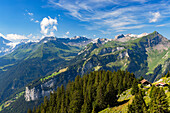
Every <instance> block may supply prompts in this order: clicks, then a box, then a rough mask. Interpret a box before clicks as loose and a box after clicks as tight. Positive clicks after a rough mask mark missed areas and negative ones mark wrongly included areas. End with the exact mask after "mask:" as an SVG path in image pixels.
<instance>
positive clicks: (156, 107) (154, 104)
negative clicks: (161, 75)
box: [149, 87, 169, 113]
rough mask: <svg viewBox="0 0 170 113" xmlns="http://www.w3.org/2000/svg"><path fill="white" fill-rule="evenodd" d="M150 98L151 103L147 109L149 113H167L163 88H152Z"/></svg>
mask: <svg viewBox="0 0 170 113" xmlns="http://www.w3.org/2000/svg"><path fill="white" fill-rule="evenodd" d="M150 97H151V102H150V105H149V108H150V112H151V113H157V112H158V113H169V112H168V102H167V98H166V97H167V96H166V95H165V91H164V90H163V88H159V87H158V88H157V87H153V89H152V92H151V94H150Z"/></svg>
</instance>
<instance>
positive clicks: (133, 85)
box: [131, 80, 139, 95]
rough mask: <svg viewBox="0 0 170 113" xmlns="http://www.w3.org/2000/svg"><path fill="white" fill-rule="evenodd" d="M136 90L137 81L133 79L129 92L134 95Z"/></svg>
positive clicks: (137, 89) (137, 88)
mask: <svg viewBox="0 0 170 113" xmlns="http://www.w3.org/2000/svg"><path fill="white" fill-rule="evenodd" d="M138 91H139V87H138V83H137V81H136V80H133V84H132V91H131V94H132V95H134V94H136V93H138Z"/></svg>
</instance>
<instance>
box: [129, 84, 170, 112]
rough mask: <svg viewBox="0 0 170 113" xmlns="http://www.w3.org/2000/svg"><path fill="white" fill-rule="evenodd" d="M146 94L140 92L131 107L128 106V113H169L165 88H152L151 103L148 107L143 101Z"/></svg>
mask: <svg viewBox="0 0 170 113" xmlns="http://www.w3.org/2000/svg"><path fill="white" fill-rule="evenodd" d="M143 96H144V92H142V91H141V90H139V92H138V93H136V94H135V98H134V100H133V102H132V104H131V105H128V113H169V112H170V111H169V110H168V101H167V96H166V95H165V91H164V90H163V88H159V87H155V86H152V88H151V91H150V95H149V96H150V98H151V101H150V102H149V105H148V106H146V104H145V101H144V99H143Z"/></svg>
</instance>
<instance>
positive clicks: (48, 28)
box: [40, 16, 58, 36]
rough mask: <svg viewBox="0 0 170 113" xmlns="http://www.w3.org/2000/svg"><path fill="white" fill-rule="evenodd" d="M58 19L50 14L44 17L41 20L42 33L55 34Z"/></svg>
mask: <svg viewBox="0 0 170 113" xmlns="http://www.w3.org/2000/svg"><path fill="white" fill-rule="evenodd" d="M57 24H58V23H57V19H56V18H54V19H52V18H51V17H50V16H48V17H44V18H43V19H42V21H41V22H40V27H41V33H42V34H43V35H45V36H46V35H49V34H54V31H57V27H56V25H57Z"/></svg>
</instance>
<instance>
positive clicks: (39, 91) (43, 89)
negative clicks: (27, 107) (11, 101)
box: [25, 79, 56, 101]
mask: <svg viewBox="0 0 170 113" xmlns="http://www.w3.org/2000/svg"><path fill="white" fill-rule="evenodd" d="M54 89H56V87H55V80H54V79H51V80H49V81H47V82H44V83H43V84H41V85H40V86H35V87H33V88H29V87H26V88H25V101H34V100H37V99H39V98H40V97H44V96H48V95H49V94H50V92H53V90H54Z"/></svg>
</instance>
